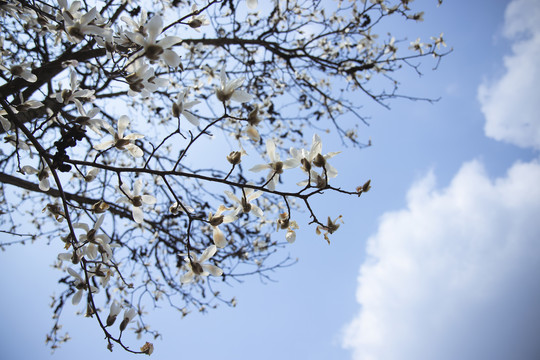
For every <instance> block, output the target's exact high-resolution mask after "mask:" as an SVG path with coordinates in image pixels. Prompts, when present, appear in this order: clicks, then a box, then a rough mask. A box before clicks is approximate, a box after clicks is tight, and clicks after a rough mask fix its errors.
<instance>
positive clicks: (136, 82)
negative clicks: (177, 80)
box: [126, 59, 169, 98]
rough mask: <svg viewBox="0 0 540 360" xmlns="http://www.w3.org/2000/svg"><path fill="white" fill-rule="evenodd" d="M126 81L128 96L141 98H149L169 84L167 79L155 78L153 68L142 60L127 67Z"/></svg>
mask: <svg viewBox="0 0 540 360" xmlns="http://www.w3.org/2000/svg"><path fill="white" fill-rule="evenodd" d="M126 81H127V83H128V84H129V90H128V95H129V96H137V95H139V94H140V95H141V96H142V97H143V98H146V97H149V96H150V95H151V94H152V93H153V92H155V91H156V90H157V89H158V88H160V87H165V86H167V84H168V83H169V81H168V80H167V79H164V78H160V77H157V76H156V75H155V71H154V68H153V67H151V66H150V65H148V64H147V63H146V62H144V60H143V59H137V60H136V61H135V62H134V63H133V64H131V65H129V66H128V75H127V76H126Z"/></svg>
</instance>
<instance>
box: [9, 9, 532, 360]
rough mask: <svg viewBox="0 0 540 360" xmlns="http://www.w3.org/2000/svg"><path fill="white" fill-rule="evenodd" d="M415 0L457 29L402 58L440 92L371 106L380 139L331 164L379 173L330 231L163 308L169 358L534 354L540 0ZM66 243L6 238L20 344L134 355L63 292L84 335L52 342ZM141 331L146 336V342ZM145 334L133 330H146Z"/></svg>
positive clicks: (340, 201) (302, 236)
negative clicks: (194, 306) (211, 292)
mask: <svg viewBox="0 0 540 360" xmlns="http://www.w3.org/2000/svg"><path fill="white" fill-rule="evenodd" d="M435 3H436V1H428V0H422V1H416V2H415V3H414V6H415V7H417V8H418V9H421V10H424V11H425V12H426V14H425V21H424V22H423V23H419V24H416V25H415V26H413V27H408V28H407V34H408V32H410V34H408V36H409V39H410V40H411V41H413V40H414V39H415V38H416V37H417V36H421V37H422V38H428V37H429V36H435V35H438V34H439V33H441V32H444V38H445V40H446V42H447V44H448V45H449V46H451V47H453V49H454V51H453V53H452V54H450V55H449V56H448V57H446V58H445V59H444V60H443V61H442V63H441V64H440V66H439V69H438V70H437V71H435V72H433V71H431V65H432V64H429V63H426V64H425V66H424V67H423V70H424V76H423V77H421V78H418V76H416V75H415V74H413V73H407V72H404V73H403V75H402V77H401V78H400V79H401V81H402V83H403V89H404V92H406V93H409V94H413V95H418V96H429V97H435V98H436V97H439V96H440V97H441V100H440V101H439V102H438V103H436V104H428V103H423V102H409V101H401V100H400V101H395V102H393V103H392V104H391V107H392V109H391V110H390V111H388V110H386V109H383V108H381V107H378V106H377V105H374V104H366V107H365V110H366V113H367V114H369V115H371V118H372V119H371V121H370V126H368V127H361V128H360V130H361V131H360V136H361V137H362V136H363V137H365V138H368V137H370V138H371V139H372V141H373V146H372V147H371V148H368V149H364V150H361V151H358V150H355V149H341V146H340V144H339V143H337V142H336V143H333V142H332V141H329V142H325V143H324V151H325V152H326V151H336V150H344V151H343V152H342V153H341V154H340V155H339V156H337V157H335V158H334V159H332V160H334V161H332V163H333V164H334V166H335V167H336V168H337V169H338V170H339V172H340V175H339V176H338V178H337V179H336V180H337V181H338V182H339V184H340V185H343V186H348V187H353V186H357V185H359V184H360V183H363V181H365V180H366V179H368V178H371V179H372V184H373V188H372V190H371V191H370V192H369V193H368V194H365V195H363V196H362V197H361V198H360V199H352V198H348V197H339V196H335V197H331V198H328V197H327V198H325V199H324V200H323V201H324V202H322V201H321V202H320V203H319V206H324V207H326V208H327V209H328V213H329V214H336V215H337V214H343V215H344V221H345V224H344V225H342V227H341V228H340V229H339V231H338V232H336V234H334V236H333V237H332V239H331V240H332V244H331V245H330V246H328V245H327V244H326V242H325V241H324V240H323V239H322V238H321V237H319V236H316V235H315V233H314V229H306V230H303V231H301V232H300V233H299V234H298V236H297V241H296V242H295V243H294V244H293V245H291V246H290V247H289V248H287V249H286V250H285V251H286V252H288V253H289V254H290V256H291V257H293V258H296V257H298V258H299V262H298V264H296V265H295V266H293V267H290V268H287V269H282V270H280V271H278V272H276V273H275V274H274V275H273V278H274V279H275V280H277V281H276V282H266V283H264V284H263V283H261V282H260V281H259V280H258V279H255V278H253V279H246V281H245V282H244V283H241V284H237V285H236V286H235V287H232V288H224V289H222V291H223V292H225V293H227V294H230V296H231V297H232V296H236V298H237V299H238V305H237V307H236V308H228V307H220V308H218V309H216V310H212V311H209V312H208V313H207V314H204V315H201V314H195V313H193V314H190V315H189V316H187V317H186V318H184V319H182V318H181V317H180V316H179V315H178V314H177V313H175V312H173V311H172V310H169V309H166V308H162V309H157V310H155V311H154V310H152V313H153V314H152V315H151V317H150V323H151V325H152V328H156V329H158V330H159V331H161V333H162V334H163V340H157V341H154V345H155V352H154V355H152V357H154V358H157V359H176V358H197V359H210V358H221V359H233V358H234V359H252V358H257V359H258V360H264V359H276V358H279V359H313V360H317V359H321V360H322V359H354V360H357V359H362V360H371V359H373V360H383V359H389V360H390V359H391V360H409V359H415V360H418V359H420V360H421V359H437V360H440V359H465V360H468V359H510V358H512V359H523V360H528V359H531V360H532V359H537V358H539V357H540V346H539V345H538V344H537V343H538V341H535V340H537V339H536V337H537V334H538V333H539V331H540V308H539V307H538V303H539V301H540V281H538V280H539V279H538V274H539V273H540V272H539V270H540V242H539V239H540V226H539V225H538V214H540V188H539V187H538V185H537V184H539V183H540V164H538V149H539V148H540V132H539V130H540V119H539V118H538V115H537V114H538V113H540V112H539V111H538V110H540V109H539V108H540V92H539V90H540V89H538V88H539V86H540V85H538V84H540V70H539V67H538V65H536V66H535V64H534V61H532V59H538V58H539V55H540V26H539V25H538V24H539V23H540V5H539V4H538V2H537V1H535V0H514V1H487V0H481V1H474V2H469V1H447V2H445V3H444V4H443V6H441V7H439V8H437V7H436V4H435ZM55 257H56V249H53V248H51V247H47V246H44V245H32V246H25V247H13V248H10V249H8V250H7V251H6V252H3V253H0V271H2V274H4V276H2V280H1V282H0V285H1V286H2V288H3V291H2V296H1V297H0V306H1V308H2V309H3V311H2V312H1V313H0V314H1V320H2V324H3V325H2V330H3V331H2V332H3V333H2V336H1V337H0V338H1V340H0V344H1V346H2V349H3V353H4V354H6V358H9V359H28V358H35V359H41V358H51V359H52V358H54V359H72V358H74V357H76V358H78V359H91V358H92V359H93V358H96V357H102V358H107V359H109V358H110V359H112V358H114V359H131V358H133V356H131V355H128V354H126V353H123V352H122V351H120V350H119V349H117V351H115V352H114V353H112V354H111V353H109V352H108V351H107V350H106V349H105V345H106V344H105V342H104V341H103V340H102V335H101V334H100V332H99V329H98V328H97V326H95V324H94V322H93V321H92V320H91V319H84V318H82V317H79V316H75V315H74V313H75V312H76V311H77V309H76V308H73V307H71V306H68V307H66V309H65V314H64V324H65V327H66V329H67V330H68V331H69V333H70V334H71V336H72V338H73V339H72V340H71V341H70V342H68V343H67V344H65V345H64V346H63V347H62V348H60V349H59V350H57V351H56V353H55V354H54V355H52V356H51V355H50V351H49V349H48V348H47V347H46V346H45V344H44V339H45V333H46V332H47V331H48V329H49V327H50V325H51V320H50V309H49V308H48V303H49V295H50V294H51V293H52V292H53V291H54V290H55V289H56V284H55V282H56V277H57V276H58V272H57V271H55V270H53V269H51V268H50V267H49V264H50V263H52V261H53V259H54V258H55ZM144 341H145V340H144V339H142V340H140V342H141V345H142V343H144ZM135 342H136V341H135Z"/></svg>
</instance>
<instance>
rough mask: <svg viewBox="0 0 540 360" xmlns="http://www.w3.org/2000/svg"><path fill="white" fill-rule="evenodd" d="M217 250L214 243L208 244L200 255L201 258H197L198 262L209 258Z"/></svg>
mask: <svg viewBox="0 0 540 360" xmlns="http://www.w3.org/2000/svg"><path fill="white" fill-rule="evenodd" d="M216 251H217V247H216V245H210V246H209V247H208V248H207V249H206V250H204V252H203V253H202V255H201V258H200V259H199V261H200V262H204V261H206V260H208V259H210V258H211V257H212V256H214V254H215V253H216Z"/></svg>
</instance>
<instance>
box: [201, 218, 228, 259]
mask: <svg viewBox="0 0 540 360" xmlns="http://www.w3.org/2000/svg"><path fill="white" fill-rule="evenodd" d="M213 239H214V244H216V246H217V247H218V248H224V247H225V245H227V240H226V239H225V234H224V233H223V231H221V230H220V229H219V228H218V227H217V226H215V227H214V233H213ZM202 261H203V260H201V262H202Z"/></svg>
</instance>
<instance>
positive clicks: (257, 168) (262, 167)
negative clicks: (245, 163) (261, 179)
mask: <svg viewBox="0 0 540 360" xmlns="http://www.w3.org/2000/svg"><path fill="white" fill-rule="evenodd" d="M269 168H270V166H269V165H268V164H259V165H255V166H254V167H252V168H251V169H249V171H253V172H259V171H262V170H265V169H269Z"/></svg>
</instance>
